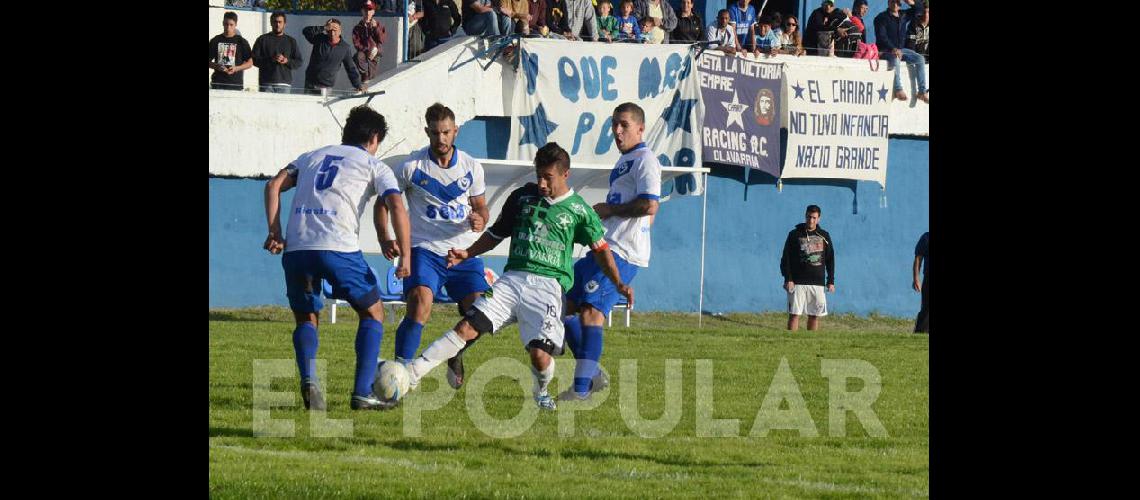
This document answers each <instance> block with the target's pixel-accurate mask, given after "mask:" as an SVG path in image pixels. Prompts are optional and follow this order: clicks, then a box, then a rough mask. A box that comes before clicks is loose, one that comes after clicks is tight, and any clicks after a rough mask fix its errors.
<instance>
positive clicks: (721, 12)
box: [716, 9, 728, 19]
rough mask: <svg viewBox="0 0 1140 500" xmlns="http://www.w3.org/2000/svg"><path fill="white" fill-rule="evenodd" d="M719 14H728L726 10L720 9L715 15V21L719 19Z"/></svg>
mask: <svg viewBox="0 0 1140 500" xmlns="http://www.w3.org/2000/svg"><path fill="white" fill-rule="evenodd" d="M721 14H728V9H720V10H719V11H717V13H716V17H717V19H720V15H721Z"/></svg>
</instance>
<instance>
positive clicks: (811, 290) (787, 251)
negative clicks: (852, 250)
mask: <svg viewBox="0 0 1140 500" xmlns="http://www.w3.org/2000/svg"><path fill="white" fill-rule="evenodd" d="M820 213H821V211H820V209H819V207H818V206H816V205H808V207H807V213H806V214H805V218H804V220H805V222H804V223H801V224H796V228H795V229H793V230H792V231H791V232H789V233H788V239H787V240H786V241H784V254H783V257H781V258H780V273H781V274H783V275H784V289H785V290H787V292H788V330H791V331H796V330H798V329H799V328H800V315H801V314H804V313H805V312H806V313H807V315H808V327H807V328H808V330H818V329H819V317H820V316H827V296H826V295H824V293H823V291H824V285H825V283H826V286H827V291H828V292H834V291H835V246H834V245H833V244H832V243H831V235H830V234H827V231H824V230H823V228H822V227H819V216H820ZM825 269H826V271H827V275H826V280H825V276H824V271H825Z"/></svg>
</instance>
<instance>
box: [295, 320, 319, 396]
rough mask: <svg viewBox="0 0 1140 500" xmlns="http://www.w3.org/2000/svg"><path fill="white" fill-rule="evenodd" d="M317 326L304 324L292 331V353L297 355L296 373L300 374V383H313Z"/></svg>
mask: <svg viewBox="0 0 1140 500" xmlns="http://www.w3.org/2000/svg"><path fill="white" fill-rule="evenodd" d="M317 345H318V344H317V326H316V325H314V324H312V323H309V322H305V323H301V324H300V325H299V326H297V328H296V329H294V330H293V352H294V353H296V355H297V371H299V372H301V383H305V382H306V381H315V380H316V375H315V374H314V373H313V369H314V367H313V364H314V363H313V360H314V359H315V358H316V357H317Z"/></svg>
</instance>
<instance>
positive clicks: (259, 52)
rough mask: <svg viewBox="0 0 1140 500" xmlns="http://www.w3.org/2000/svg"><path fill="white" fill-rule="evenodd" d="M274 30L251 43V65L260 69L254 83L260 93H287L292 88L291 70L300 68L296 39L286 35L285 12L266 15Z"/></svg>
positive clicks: (299, 52) (299, 53) (299, 55)
mask: <svg viewBox="0 0 1140 500" xmlns="http://www.w3.org/2000/svg"><path fill="white" fill-rule="evenodd" d="M269 24H271V25H272V26H273V31H272V32H270V33H266V34H264V35H261V36H259V37H257V41H255V42H253V65H254V66H257V68H258V69H259V70H261V71H260V72H259V73H258V75H257V83H258V86H259V89H260V90H261V91H262V92H277V93H281V94H288V93H289V92H290V91H291V89H292V88H293V70H295V69H297V68H300V67H301V51H300V49H298V48H297V40H296V39H295V38H293V37H291V36H289V35H286V34H285V13H284V12H281V11H277V12H274V13H273V15H271V16H269Z"/></svg>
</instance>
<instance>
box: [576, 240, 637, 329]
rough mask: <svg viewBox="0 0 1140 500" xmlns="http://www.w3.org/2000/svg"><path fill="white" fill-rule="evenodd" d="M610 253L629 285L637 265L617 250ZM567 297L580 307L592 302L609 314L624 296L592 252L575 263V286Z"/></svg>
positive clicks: (635, 273)
mask: <svg viewBox="0 0 1140 500" xmlns="http://www.w3.org/2000/svg"><path fill="white" fill-rule="evenodd" d="M610 253H612V254H613V256H614V263H615V264H617V268H618V274H619V275H621V280H622V281H624V282H625V284H627V285H628V284H629V283H630V282H631V281H633V277H634V276H637V266H635V265H633V264H630V263H629V262H626V261H625V259H623V258H622V257H621V256H620V255H618V254H617V252H610ZM566 298H568V299H570V300H573V301H574V303H576V304H578V306H579V307H580V306H581V305H582V304H590V305H591V306H594V309H597V310H598V311H600V312H601V313H602V314H605V315H606V316H609V314H610V310H612V309H613V308H614V304H617V303H618V301H619V300H621V298H622V296H621V294H619V293H618V291H617V286H614V282H612V281H610V279H609V278H607V277H606V273H604V272H602V268H601V267H598V263H597V262H595V261H594V256H593V255H592V252H591V254H588V255H586V256H585V257H582V258H581V259H578V262H575V263H574V286H573V287H571V288H570V291H569V292H567V293H566Z"/></svg>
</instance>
